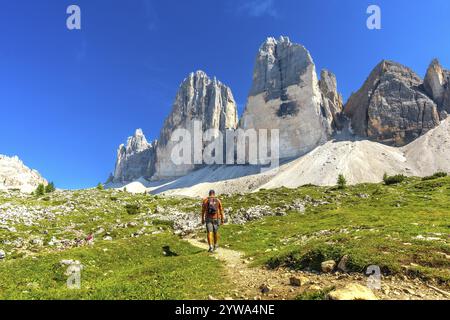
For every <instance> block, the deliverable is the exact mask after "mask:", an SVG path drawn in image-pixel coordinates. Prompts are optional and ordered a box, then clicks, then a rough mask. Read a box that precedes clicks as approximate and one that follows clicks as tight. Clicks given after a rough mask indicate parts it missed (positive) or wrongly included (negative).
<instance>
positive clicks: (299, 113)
mask: <svg viewBox="0 0 450 320" xmlns="http://www.w3.org/2000/svg"><path fill="white" fill-rule="evenodd" d="M324 87H326V86H324ZM321 105H322V92H321V90H320V88H319V82H318V78H317V73H316V68H315V65H314V62H313V59H312V58H311V55H310V54H309V52H308V50H306V49H305V47H303V46H301V45H299V44H294V43H292V42H291V41H290V40H289V39H288V38H287V37H281V38H280V39H279V40H275V39H274V38H268V39H267V40H266V42H265V43H264V44H263V45H262V46H261V48H260V50H259V53H258V56H257V58H256V64H255V68H254V73H253V87H252V89H251V91H250V95H249V97H248V102H247V106H246V108H245V112H244V115H243V117H242V119H241V122H240V127H242V128H243V129H257V130H259V129H268V130H271V129H278V130H279V133H280V157H281V158H289V157H296V156H300V155H303V154H305V153H307V152H309V151H311V150H312V149H314V148H315V147H317V146H318V145H320V144H322V143H324V142H326V141H327V140H328V138H329V135H330V133H331V132H332V128H331V122H332V120H328V119H327V115H326V114H322V110H321ZM341 107H342V106H341ZM330 116H331V112H330Z"/></svg>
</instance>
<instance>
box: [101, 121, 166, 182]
mask: <svg viewBox="0 0 450 320" xmlns="http://www.w3.org/2000/svg"><path fill="white" fill-rule="evenodd" d="M156 145H157V143H156V142H154V143H148V142H147V139H146V138H145V136H144V133H143V132H142V130H141V129H137V130H136V132H135V134H134V135H133V136H132V137H129V138H128V141H127V144H126V146H125V145H123V144H122V145H120V146H119V149H118V150H117V161H116V166H115V170H114V174H113V176H112V178H110V180H112V181H111V182H126V181H133V180H136V179H139V178H141V177H151V175H152V168H153V164H154V157H155V147H156Z"/></svg>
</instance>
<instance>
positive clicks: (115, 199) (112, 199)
mask: <svg viewBox="0 0 450 320" xmlns="http://www.w3.org/2000/svg"><path fill="white" fill-rule="evenodd" d="M109 199H110V200H111V201H117V200H119V199H118V198H117V197H110V198H109Z"/></svg>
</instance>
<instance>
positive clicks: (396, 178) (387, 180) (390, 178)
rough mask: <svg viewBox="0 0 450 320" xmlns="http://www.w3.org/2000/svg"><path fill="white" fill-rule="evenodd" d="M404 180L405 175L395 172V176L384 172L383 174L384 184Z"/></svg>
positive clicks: (388, 184)
mask: <svg viewBox="0 0 450 320" xmlns="http://www.w3.org/2000/svg"><path fill="white" fill-rule="evenodd" d="M405 180H406V176H405V175H403V174H397V175H395V176H388V175H387V174H386V173H385V174H384V176H383V181H384V184H385V185H387V186H390V185H393V184H398V183H402V182H403V181H405Z"/></svg>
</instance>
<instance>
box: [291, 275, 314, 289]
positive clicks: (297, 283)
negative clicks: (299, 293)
mask: <svg viewBox="0 0 450 320" xmlns="http://www.w3.org/2000/svg"><path fill="white" fill-rule="evenodd" d="M289 283H290V284H291V286H294V287H301V286H304V285H306V284H308V283H309V279H308V278H306V277H303V276H294V277H291V278H290V279H289Z"/></svg>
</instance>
